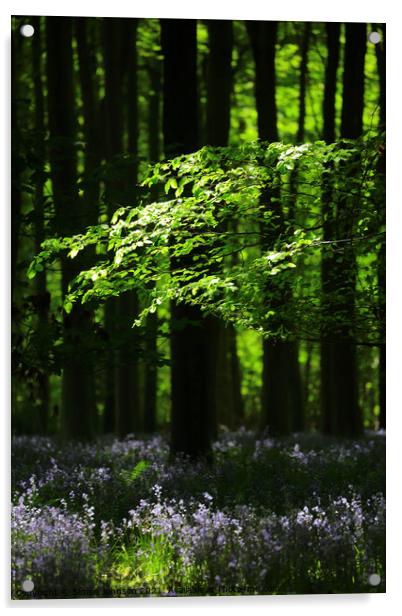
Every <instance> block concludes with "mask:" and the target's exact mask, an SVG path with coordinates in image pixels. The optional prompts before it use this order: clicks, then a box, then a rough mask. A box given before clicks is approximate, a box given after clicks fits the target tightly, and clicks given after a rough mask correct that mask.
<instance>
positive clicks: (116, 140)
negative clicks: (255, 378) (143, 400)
mask: <svg viewBox="0 0 402 616" xmlns="http://www.w3.org/2000/svg"><path fill="white" fill-rule="evenodd" d="M136 29H137V20H128V19H119V18H107V19H105V20H104V50H105V55H104V60H105V136H106V139H105V158H106V161H107V164H108V169H109V171H108V176H107V179H106V191H105V192H106V200H107V203H108V214H109V217H111V216H112V214H113V212H114V211H115V209H116V208H117V207H119V206H121V205H129V204H133V201H134V200H135V186H136V181H137V177H136V176H137V138H138V106H137V105H138V100H137V92H136V90H137V84H136V79H137V70H136V65H137V56H136ZM128 72H129V73H131V74H130V75H129V78H128V82H127V86H128V87H127V89H126V88H125V80H126V77H127V73H128ZM126 92H127V94H128V96H130V97H133V98H132V100H129V104H128V106H127V112H128V116H127V118H128V132H129V144H128V145H129V148H130V150H132V151H131V154H132V161H131V164H130V165H128V167H123V166H120V165H119V164H118V157H119V156H120V155H121V154H123V150H124V146H123V135H124V114H123V112H122V101H123V100H124V97H125V93H126ZM137 313H138V303H137V298H136V296H135V294H133V293H126V294H124V295H122V296H120V297H119V298H118V299H112V300H109V301H108V302H107V304H106V306H105V327H106V331H107V333H108V336H109V339H110V340H111V347H110V351H109V355H108V358H107V369H106V400H105V430H107V431H112V430H115V431H116V432H117V433H118V434H119V436H125V435H126V434H128V433H129V432H134V431H136V430H138V428H139V382H138V381H139V379H138V361H137V359H136V354H137V352H138V348H137V337H136V336H135V334H134V333H133V332H132V330H131V324H132V322H133V321H134V319H135V317H136V315H137Z"/></svg>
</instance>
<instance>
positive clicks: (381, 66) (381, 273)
mask: <svg viewBox="0 0 402 616" xmlns="http://www.w3.org/2000/svg"><path fill="white" fill-rule="evenodd" d="M377 28H378V26H377ZM379 29H380V32H381V33H382V40H381V41H380V42H379V43H377V45H376V47H375V50H376V56H377V68H378V76H379V80H380V100H379V103H380V118H379V129H380V130H385V120H386V105H385V103H386V88H385V44H386V38H385V37H386V25H385V24H380V27H379ZM378 171H379V173H380V174H382V175H384V176H385V152H384V155H383V156H381V157H380V159H379V164H378ZM379 214H380V220H379V222H380V225H381V226H383V227H384V229H385V223H386V211H385V202H384V203H383V204H382V207H381V208H380V211H379ZM385 268H386V255H385V238H384V241H383V242H382V243H381V248H380V251H379V255H378V286H379V296H380V302H379V310H380V321H381V329H382V331H381V334H382V339H383V344H381V345H380V350H379V353H380V357H379V368H378V370H379V373H378V385H379V404H380V421H379V424H380V428H382V429H383V430H385V428H386V343H385V338H386V327H385V317H386V307H385V297H386V276H385Z"/></svg>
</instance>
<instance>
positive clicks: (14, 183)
mask: <svg viewBox="0 0 402 616" xmlns="http://www.w3.org/2000/svg"><path fill="white" fill-rule="evenodd" d="M21 39H22V37H21V34H20V32H19V30H18V29H13V31H12V34H11V135H12V144H11V147H12V149H11V298H12V300H13V299H14V290H15V280H16V273H17V261H18V251H19V235H20V226H21V204H22V196H21V177H20V174H21V161H20V157H19V154H18V148H19V118H18V116H19V113H18V107H19V96H20V93H19V87H18V86H19V76H18V71H19V53H20V47H21Z"/></svg>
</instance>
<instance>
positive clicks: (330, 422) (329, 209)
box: [320, 23, 341, 434]
mask: <svg viewBox="0 0 402 616" xmlns="http://www.w3.org/2000/svg"><path fill="white" fill-rule="evenodd" d="M325 27H326V35H327V63H326V66H325V84H324V103H323V117H324V129H323V137H324V140H325V142H326V143H333V142H334V141H335V98H336V86H337V79H336V76H337V70H338V65H339V50H340V33H341V25H340V24H339V23H328V24H326V26H325ZM332 173H333V165H331V166H328V169H326V170H325V174H324V177H323V187H324V188H323V195H322V217H323V239H324V241H325V242H329V241H331V239H334V237H335V211H334V207H333V203H332V194H333V188H332V184H331V180H332ZM325 245H326V244H325ZM332 260H333V256H332V254H331V253H330V252H329V251H326V250H323V253H322V257H321V281H322V296H323V301H322V311H323V319H325V318H326V316H327V315H328V314H329V315H330V314H331V309H332V307H331V304H330V301H329V300H327V299H326V298H327V296H328V297H330V296H331V294H332V292H333V284H332V279H331V270H332ZM325 334H326V332H325V330H324V332H323V341H322V344H321V356H320V362H321V367H320V370H321V392H320V399H321V414H322V421H323V425H322V427H323V431H324V432H325V433H327V434H333V433H335V432H336V423H335V420H336V416H337V409H336V408H335V406H334V403H335V399H334V398H333V395H332V392H333V389H334V385H335V384H334V383H333V370H334V368H333V366H335V365H336V364H335V356H334V353H333V351H334V348H333V345H332V344H329V343H328V342H326V341H325V337H326V335H325ZM328 334H330V332H328Z"/></svg>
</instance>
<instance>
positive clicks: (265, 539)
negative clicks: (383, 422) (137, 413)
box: [12, 429, 385, 599]
mask: <svg viewBox="0 0 402 616" xmlns="http://www.w3.org/2000/svg"><path fill="white" fill-rule="evenodd" d="M12 453H13V461H12V496H13V507H12V596H13V598H15V599H29V598H68V597H110V596H115V597H120V596H122V597H130V596H149V595H152V596H155V595H157V596H166V595H167V596H176V595H178V596H179V595H186V596H188V595H207V594H209V595H219V594H222V595H224V594H296V593H297V594H298V593H345V592H384V591H385V437H384V435H383V434H380V433H367V434H366V435H365V436H364V437H363V438H361V439H359V440H340V439H332V438H328V437H326V438H324V437H322V436H319V435H307V434H299V435H293V436H292V437H289V438H282V439H272V438H269V437H266V438H265V437H261V435H260V436H258V435H256V434H255V433H254V432H251V431H247V430H245V429H241V430H239V431H237V432H224V433H222V434H221V436H220V437H219V439H218V440H217V441H216V442H215V443H214V456H215V462H214V464H213V465H208V464H207V463H203V462H199V463H190V462H188V461H186V460H184V459H182V460H177V461H176V462H175V463H174V464H170V463H169V462H168V442H167V440H166V439H165V438H164V437H163V436H155V437H152V438H144V439H139V438H134V437H133V438H127V439H125V440H113V439H108V438H104V439H102V440H100V441H98V442H96V443H93V444H77V443H68V444H65V445H61V444H59V443H58V442H57V440H56V439H52V438H46V437H38V436H31V437H28V436H26V437H23V436H20V437H15V438H13V441H12ZM28 580H31V581H32V582H33V588H32V584H30V585H29V584H28V585H27V581H28ZM24 588H25V589H26V590H24Z"/></svg>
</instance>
